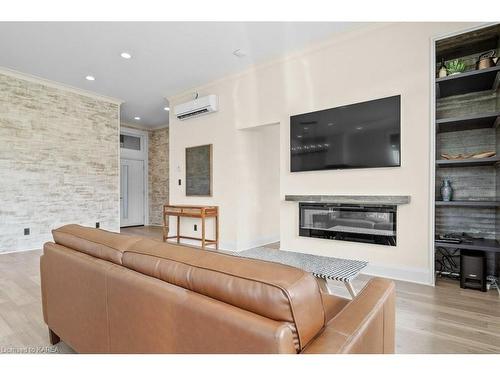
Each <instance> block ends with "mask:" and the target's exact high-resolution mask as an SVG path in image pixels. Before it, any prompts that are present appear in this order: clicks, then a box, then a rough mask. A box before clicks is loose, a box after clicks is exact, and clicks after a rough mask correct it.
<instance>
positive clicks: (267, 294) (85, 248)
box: [54, 226, 325, 352]
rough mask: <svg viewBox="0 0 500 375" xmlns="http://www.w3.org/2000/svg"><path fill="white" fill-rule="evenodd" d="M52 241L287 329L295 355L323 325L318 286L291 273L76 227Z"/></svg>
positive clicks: (298, 272)
mask: <svg viewBox="0 0 500 375" xmlns="http://www.w3.org/2000/svg"><path fill="white" fill-rule="evenodd" d="M54 240H55V241H56V243H58V244H60V245H63V246H66V247H70V248H72V249H74V250H77V251H80V252H84V253H86V254H89V255H92V256H94V257H97V258H100V259H104V260H108V261H111V262H113V263H116V264H120V265H122V266H124V267H126V268H128V269H130V270H133V271H136V272H139V273H141V274H144V275H147V276H149V277H152V278H155V279H158V280H161V281H163V282H166V283H169V284H172V285H175V286H177V287H180V288H183V289H185V290H189V291H192V292H195V293H197V294H199V295H203V296H206V297H208V298H211V299H213V300H216V301H219V302H222V303H224V304H226V305H230V306H234V307H236V308H239V309H242V310H244V311H247V312H249V313H252V314H255V315H258V316H261V317H264V318H266V319H269V320H270V321H275V322H280V323H285V324H286V325H287V326H288V327H290V329H291V332H292V335H293V340H294V346H295V349H296V351H297V352H299V351H300V350H302V349H303V348H304V347H305V346H306V345H307V344H308V343H309V342H310V341H311V339H312V338H313V337H315V336H316V335H317V334H318V332H320V330H321V329H322V328H323V327H324V324H325V313H324V308H323V303H322V298H321V293H320V290H319V287H318V284H317V282H316V280H315V279H314V277H313V276H312V275H310V274H309V273H307V272H304V271H302V270H299V269H297V268H294V267H289V266H285V265H281V264H277V263H271V262H265V261H260V260H253V259H246V258H240V257H237V256H233V255H228V254H223V253H219V252H215V251H205V250H200V249H194V248H191V247H186V246H179V245H173V244H169V243H162V242H159V241H154V240H150V239H141V238H138V237H129V236H123V235H119V234H115V233H110V232H105V231H102V230H98V229H93V228H84V227H80V226H65V227H62V228H59V229H56V230H54ZM96 249H97V250H96ZM112 299H113V298H111V299H110V300H112ZM122 302H123V301H122ZM178 303H183V302H182V301H181V300H179V301H178ZM249 329H251V327H249Z"/></svg>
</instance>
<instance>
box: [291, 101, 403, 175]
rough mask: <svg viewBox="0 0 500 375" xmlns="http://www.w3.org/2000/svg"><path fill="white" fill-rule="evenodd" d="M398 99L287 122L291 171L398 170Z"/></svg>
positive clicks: (303, 116)
mask: <svg viewBox="0 0 500 375" xmlns="http://www.w3.org/2000/svg"><path fill="white" fill-rule="evenodd" d="M400 123H401V96H400V95H397V96H391V97H388V98H383V99H376V100H370V101H368V102H363V103H356V104H351V105H346V106H343V107H337V108H331V109H326V110H323V111H317V112H311V113H305V114H302V115H296V116H292V117H290V159H291V165H290V167H291V171H292V172H300V171H316V170H322V169H350V168H376V167H399V166H400V165H401V163H400V148H401V145H400V133H401V125H400Z"/></svg>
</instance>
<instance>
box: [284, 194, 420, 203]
mask: <svg viewBox="0 0 500 375" xmlns="http://www.w3.org/2000/svg"><path fill="white" fill-rule="evenodd" d="M285 201H288V202H304V203H339V204H389V205H401V204H408V203H410V196H409V195H285Z"/></svg>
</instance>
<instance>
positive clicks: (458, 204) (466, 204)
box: [436, 200, 500, 208]
mask: <svg viewBox="0 0 500 375" xmlns="http://www.w3.org/2000/svg"><path fill="white" fill-rule="evenodd" d="M436 206H449V207H477V208H495V207H500V202H499V201H472V200H470V201H436Z"/></svg>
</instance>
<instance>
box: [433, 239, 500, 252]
mask: <svg viewBox="0 0 500 375" xmlns="http://www.w3.org/2000/svg"><path fill="white" fill-rule="evenodd" d="M434 244H435V246H436V247H445V248H447V249H462V250H475V251H489V252H495V253H500V244H499V243H498V241H497V240H490V239H480V240H479V239H475V240H471V241H470V243H468V242H462V243H446V242H439V241H435V242H434Z"/></svg>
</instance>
